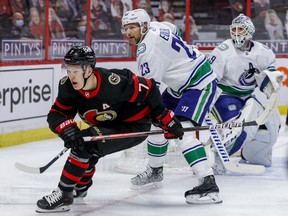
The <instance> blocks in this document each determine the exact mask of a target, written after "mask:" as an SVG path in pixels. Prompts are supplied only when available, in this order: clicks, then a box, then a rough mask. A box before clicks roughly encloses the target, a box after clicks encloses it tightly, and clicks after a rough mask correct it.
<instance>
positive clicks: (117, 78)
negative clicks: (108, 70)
mask: <svg viewBox="0 0 288 216" xmlns="http://www.w3.org/2000/svg"><path fill="white" fill-rule="evenodd" d="M108 80H109V82H110V83H111V84H112V85H117V84H118V83H119V82H120V80H121V79H120V76H118V75H117V74H114V73H112V74H111V75H110V76H109V77H108Z"/></svg>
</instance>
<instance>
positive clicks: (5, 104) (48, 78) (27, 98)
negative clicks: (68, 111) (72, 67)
mask: <svg viewBox="0 0 288 216" xmlns="http://www.w3.org/2000/svg"><path fill="white" fill-rule="evenodd" d="M54 82H55V80H54V69H53V68H47V67H46V68H37V69H36V68H35V69H28V68H27V69H22V70H13V69H11V70H5V69H4V70H1V73H0V83H1V85H0V113H1V119H0V123H8V122H15V121H20V120H28V119H35V118H41V117H46V115H47V113H48V111H49V109H50V108H51V105H52V104H53V102H54V100H55V98H54V92H55V90H54Z"/></svg>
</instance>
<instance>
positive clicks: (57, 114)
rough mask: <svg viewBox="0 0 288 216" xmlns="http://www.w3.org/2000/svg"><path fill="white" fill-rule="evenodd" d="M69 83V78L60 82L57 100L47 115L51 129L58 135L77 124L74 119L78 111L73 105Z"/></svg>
mask: <svg viewBox="0 0 288 216" xmlns="http://www.w3.org/2000/svg"><path fill="white" fill-rule="evenodd" d="M68 81H69V79H67V77H65V78H63V79H61V80H60V82H59V86H58V95H57V98H56V100H55V102H54V104H53V105H52V107H51V109H50V111H49V113H48V115H47V122H48V125H49V128H50V129H51V131H53V132H54V133H56V134H59V133H60V132H61V131H62V130H63V129H65V128H66V127H68V126H70V125H72V124H76V123H75V122H74V120H73V119H74V117H75V115H76V113H77V109H76V107H75V106H74V105H73V100H72V97H70V96H69V90H68V89H67V84H68V83H66V82H68Z"/></svg>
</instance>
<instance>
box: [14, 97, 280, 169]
mask: <svg viewBox="0 0 288 216" xmlns="http://www.w3.org/2000/svg"><path fill="white" fill-rule="evenodd" d="M277 100H278V97H277V95H272V96H271V98H270V103H268V104H267V106H266V107H265V110H264V111H263V112H262V113H261V114H260V115H259V117H258V118H257V119H256V120H255V121H251V122H230V123H224V124H216V125H209V126H197V127H190V128H184V129H183V130H184V132H191V131H201V130H216V129H221V128H222V129H223V128H234V127H245V126H255V125H262V124H264V123H265V122H266V121H267V119H268V117H269V115H270V112H271V110H272V109H274V108H275V106H276V105H277ZM163 133H164V131H163V130H154V131H145V132H135V133H122V134H110V135H102V136H93V137H84V140H85V141H97V140H104V139H121V138H129V137H143V136H149V135H157V134H163ZM67 150H68V149H67V148H64V149H63V150H62V151H61V152H60V153H59V154H58V155H57V156H56V157H54V158H53V159H52V160H51V161H50V162H49V163H48V164H46V165H45V166H43V167H29V166H26V165H24V164H21V163H18V162H16V163H15V167H16V168H17V169H19V170H21V171H23V172H28V173H35V174H40V173H43V172H44V171H45V170H47V169H48V168H49V167H50V166H51V165H52V164H53V163H54V162H55V161H56V160H58V159H59V158H60V157H61V156H62V155H63V154H64V153H65V152H66V151H67Z"/></svg>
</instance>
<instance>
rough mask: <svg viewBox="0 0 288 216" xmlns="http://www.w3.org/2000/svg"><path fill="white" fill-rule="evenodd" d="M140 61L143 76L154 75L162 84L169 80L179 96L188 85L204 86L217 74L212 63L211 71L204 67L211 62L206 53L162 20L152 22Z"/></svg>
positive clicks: (193, 87)
mask: <svg viewBox="0 0 288 216" xmlns="http://www.w3.org/2000/svg"><path fill="white" fill-rule="evenodd" d="M137 63H138V69H139V71H140V72H141V75H142V76H144V77H146V78H154V79H155V81H156V82H157V83H158V85H159V86H160V84H161V83H162V82H163V83H165V84H166V86H167V87H168V88H170V92H172V93H173V94H174V95H175V96H180V95H181V94H182V93H183V91H184V90H185V89H203V88H204V87H205V86H206V85H207V84H208V83H210V82H211V81H212V80H214V79H215V78H216V74H215V73H214V72H213V71H212V69H211V68H210V66H209V70H208V71H207V70H203V67H201V66H203V65H205V63H206V65H207V64H208V63H207V58H206V56H205V55H204V54H203V53H201V52H199V51H198V50H197V49H195V48H193V47H192V46H190V45H187V43H186V42H185V41H183V40H182V39H181V38H180V37H179V36H176V35H175V34H173V33H172V31H171V29H170V28H169V27H168V26H167V25H165V24H163V23H160V22H151V29H150V30H149V31H148V33H147V34H146V36H145V38H144V39H143V40H142V42H141V43H140V44H138V47H137ZM200 67H201V68H202V69H200V70H199V68H200Z"/></svg>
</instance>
